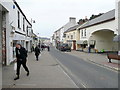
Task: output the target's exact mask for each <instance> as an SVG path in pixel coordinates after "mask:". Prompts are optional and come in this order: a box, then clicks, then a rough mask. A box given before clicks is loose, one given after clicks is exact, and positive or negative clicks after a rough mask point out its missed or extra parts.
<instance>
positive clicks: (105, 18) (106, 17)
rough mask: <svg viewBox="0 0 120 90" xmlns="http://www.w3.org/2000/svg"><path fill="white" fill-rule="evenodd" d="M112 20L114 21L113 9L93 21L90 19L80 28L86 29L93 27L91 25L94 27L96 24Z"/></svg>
mask: <svg viewBox="0 0 120 90" xmlns="http://www.w3.org/2000/svg"><path fill="white" fill-rule="evenodd" d="M113 19H115V9H113V10H111V11H109V12H107V13H104V14H103V15H101V16H99V17H97V18H95V19H92V20H90V21H88V22H87V23H86V24H84V25H83V26H82V27H81V28H86V27H89V26H93V25H96V24H100V23H103V22H106V21H110V20H113ZM81 28H80V29H81Z"/></svg>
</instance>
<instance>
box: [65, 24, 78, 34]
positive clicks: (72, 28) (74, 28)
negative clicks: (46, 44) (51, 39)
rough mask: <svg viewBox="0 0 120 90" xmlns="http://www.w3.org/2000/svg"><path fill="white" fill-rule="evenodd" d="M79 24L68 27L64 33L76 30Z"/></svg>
mask: <svg viewBox="0 0 120 90" xmlns="http://www.w3.org/2000/svg"><path fill="white" fill-rule="evenodd" d="M79 26H80V25H75V26H73V27H71V28H69V29H68V30H67V31H65V32H64V33H67V32H70V31H74V30H76V29H77V28H78V27H79Z"/></svg>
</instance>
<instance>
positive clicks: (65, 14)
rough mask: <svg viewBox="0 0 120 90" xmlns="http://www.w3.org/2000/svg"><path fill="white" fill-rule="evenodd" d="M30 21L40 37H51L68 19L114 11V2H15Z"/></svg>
mask: <svg viewBox="0 0 120 90" xmlns="http://www.w3.org/2000/svg"><path fill="white" fill-rule="evenodd" d="M16 1H17V2H18V4H19V6H20V7H21V9H22V10H23V12H24V13H25V15H26V17H27V18H28V20H29V21H30V20H31V18H32V19H33V20H35V23H33V24H32V25H33V30H34V32H35V33H36V34H38V33H39V34H38V35H39V36H41V37H51V36H52V35H53V32H54V31H56V30H58V29H59V28H60V27H62V26H63V25H65V24H66V23H67V22H68V21H69V17H76V21H77V22H78V20H79V19H81V18H83V19H84V18H85V16H87V17H88V18H89V17H90V16H91V15H92V14H99V13H105V12H108V11H110V10H112V9H115V0H16Z"/></svg>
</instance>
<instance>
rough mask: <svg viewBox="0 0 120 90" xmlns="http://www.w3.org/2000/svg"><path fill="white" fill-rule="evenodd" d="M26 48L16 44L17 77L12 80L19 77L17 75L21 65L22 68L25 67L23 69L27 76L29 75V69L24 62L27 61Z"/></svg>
mask: <svg viewBox="0 0 120 90" xmlns="http://www.w3.org/2000/svg"><path fill="white" fill-rule="evenodd" d="M26 58H27V50H26V49H25V48H24V47H22V46H21V45H20V44H16V59H17V60H16V62H17V73H16V75H17V77H16V78H14V80H17V79H19V75H20V67H21V65H22V66H23V68H24V69H25V71H26V72H27V76H29V69H28V67H27V66H26V62H27V59H26Z"/></svg>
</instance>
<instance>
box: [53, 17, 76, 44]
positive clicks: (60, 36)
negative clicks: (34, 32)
mask: <svg viewBox="0 0 120 90" xmlns="http://www.w3.org/2000/svg"><path fill="white" fill-rule="evenodd" d="M75 25H77V23H76V18H74V17H70V18H69V22H68V23H67V24H65V25H64V26H62V27H61V28H60V29H58V30H57V31H55V32H54V34H53V37H54V38H53V43H54V45H55V46H56V44H55V43H63V42H64V39H65V38H64V32H65V31H66V30H68V29H69V28H70V27H73V26H75Z"/></svg>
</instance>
